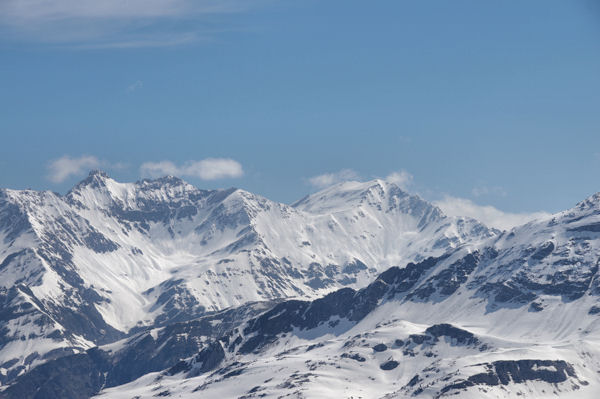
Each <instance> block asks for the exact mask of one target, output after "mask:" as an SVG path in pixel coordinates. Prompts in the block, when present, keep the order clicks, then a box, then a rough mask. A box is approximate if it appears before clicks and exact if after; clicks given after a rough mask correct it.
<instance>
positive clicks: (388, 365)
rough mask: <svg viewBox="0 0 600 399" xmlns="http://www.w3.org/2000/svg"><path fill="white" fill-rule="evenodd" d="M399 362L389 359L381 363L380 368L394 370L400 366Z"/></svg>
mask: <svg viewBox="0 0 600 399" xmlns="http://www.w3.org/2000/svg"><path fill="white" fill-rule="evenodd" d="M399 364H400V363H398V362H397V361H395V360H388V361H387V362H385V363H382V364H380V365H379V368H380V369H382V370H385V371H389V370H393V369H395V368H396V367H398V365H399Z"/></svg>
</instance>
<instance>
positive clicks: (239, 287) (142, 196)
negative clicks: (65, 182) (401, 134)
mask: <svg viewBox="0 0 600 399" xmlns="http://www.w3.org/2000/svg"><path fill="white" fill-rule="evenodd" d="M497 234H498V232H497V231H495V230H491V229H488V228H486V227H485V226H483V225H482V224H480V223H478V222H477V221H475V220H472V219H468V218H449V217H446V216H444V215H443V214H442V212H441V211H440V210H439V209H438V208H436V207H434V206H432V205H431V204H429V203H427V202H426V201H423V200H422V199H420V198H419V197H417V196H413V195H410V194H408V193H406V192H404V191H402V190H401V189H400V188H399V187H397V186H396V185H394V184H392V183H388V182H385V181H382V180H374V181H370V182H363V183H358V182H348V183H341V184H338V185H336V186H333V187H331V188H329V189H326V190H324V191H322V192H319V193H316V194H313V195H311V196H308V197H306V198H304V199H303V200H301V201H299V202H297V203H296V204H294V205H293V206H288V205H285V204H280V203H276V202H273V201H270V200H268V199H266V198H263V197H260V196H257V195H254V194H251V193H249V192H246V191H243V190H238V189H228V190H214V191H206V190H200V189H197V188H195V187H193V186H191V185H189V184H187V183H185V182H184V181H182V180H180V179H177V178H174V177H165V178H161V179H157V180H142V181H139V182H136V183H119V182H116V181H114V180H113V179H110V178H109V177H108V176H107V175H106V174H105V173H103V172H99V171H94V172H92V173H90V175H89V176H88V177H87V178H86V179H85V180H83V181H82V182H80V183H79V184H77V185H76V186H75V187H74V188H73V189H72V190H71V191H70V192H69V193H67V194H66V195H64V196H61V195H58V194H56V193H52V192H36V191H31V190H24V191H18V190H1V191H0V265H1V266H0V295H1V298H0V299H1V301H2V302H0V303H4V305H3V309H5V308H6V309H8V308H10V309H12V310H11V313H10V315H7V316H6V318H5V319H6V320H5V321H6V322H7V328H6V329H5V330H3V331H2V332H0V335H1V337H0V369H4V370H5V371H4V372H0V382H2V381H10V380H11V379H13V378H14V377H15V376H17V375H18V374H19V373H24V372H26V371H27V370H29V368H30V367H32V366H35V365H37V364H40V363H43V362H44V361H46V360H47V359H48V358H52V357H53V356H54V355H52V354H55V355H60V354H64V353H65V351H66V352H68V351H73V352H80V351H83V350H85V349H87V348H90V347H92V346H94V345H99V344H105V343H108V342H113V341H115V340H117V339H120V338H122V337H124V336H125V335H126V334H128V333H131V332H135V331H137V330H139V329H143V328H145V327H147V326H161V325H165V324H168V323H173V322H177V321H183V320H188V319H190V318H193V317H198V316H200V315H203V314H206V313H207V312H215V311H218V310H221V309H225V308H228V307H232V306H240V305H243V304H245V303H248V302H250V301H262V300H271V299H276V298H289V297H302V298H315V297H318V296H319V295H322V294H324V293H327V292H331V291H332V290H335V289H337V288H339V287H342V286H351V287H360V286H364V285H366V284H368V283H369V282H370V281H371V280H372V279H373V278H374V277H375V276H376V275H377V273H379V272H381V271H382V270H384V269H385V268H387V267H389V266H393V265H402V264H405V263H406V262H409V261H413V260H420V259H423V258H424V257H426V256H429V255H441V254H442V253H445V252H447V251H448V250H451V249H453V248H456V247H458V246H460V245H463V244H464V243H467V242H479V241H481V240H485V239H487V238H489V237H493V236H495V235H497ZM21 337H25V341H26V345H25V344H23V343H22V342H21V341H22V338H21ZM24 345H25V346H24ZM45 356H49V357H45Z"/></svg>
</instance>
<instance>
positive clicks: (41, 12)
mask: <svg viewBox="0 0 600 399" xmlns="http://www.w3.org/2000/svg"><path fill="white" fill-rule="evenodd" d="M258 1H259V0H252V1H250V0H245V1H244V0H127V1H124V0H2V1H0V27H2V26H4V27H6V28H9V29H10V30H11V31H12V33H14V34H16V37H19V38H22V39H26V40H32V41H40V42H47V43H48V42H50V43H63V44H73V45H75V47H78V48H79V47H83V48H107V47H149V46H168V45H178V44H183V43H187V42H189V41H190V39H196V38H200V37H202V36H206V35H207V34H208V33H205V34H201V33H202V28H201V27H202V26H206V25H207V24H205V23H204V22H205V20H204V18H206V17H207V16H209V15H214V14H224V13H235V12H241V11H243V10H245V9H248V8H249V7H250V6H252V5H254V4H255V3H256V2H258ZM173 22H181V23H173ZM186 22H190V23H186ZM217 30H222V28H220V29H217ZM204 31H205V32H208V30H207V29H205V30H204ZM6 38H7V36H6V35H5V39H6Z"/></svg>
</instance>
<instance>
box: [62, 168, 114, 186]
mask: <svg viewBox="0 0 600 399" xmlns="http://www.w3.org/2000/svg"><path fill="white" fill-rule="evenodd" d="M108 180H111V179H110V177H109V176H108V174H107V173H106V172H104V171H102V170H100V169H93V170H91V171H90V173H89V174H88V176H87V177H86V178H85V179H83V180H82V181H80V182H79V183H77V184H76V185H75V186H74V187H73V188H72V189H71V191H74V190H76V189H81V188H83V187H90V188H100V187H105V186H106V182H107V181H108Z"/></svg>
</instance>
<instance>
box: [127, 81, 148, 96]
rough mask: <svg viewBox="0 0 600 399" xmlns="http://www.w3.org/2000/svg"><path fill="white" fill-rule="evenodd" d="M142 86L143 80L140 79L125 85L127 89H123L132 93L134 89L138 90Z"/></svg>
mask: <svg viewBox="0 0 600 399" xmlns="http://www.w3.org/2000/svg"><path fill="white" fill-rule="evenodd" d="M142 87H144V82H142V81H141V80H136V81H135V82H134V83H132V84H130V85H129V86H127V89H126V90H125V91H126V92H127V93H133V92H134V91H136V90H139V89H141V88H142Z"/></svg>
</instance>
